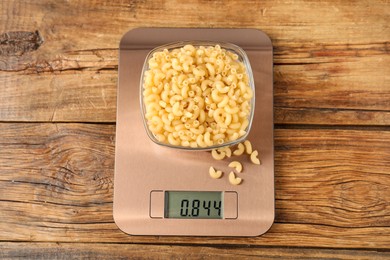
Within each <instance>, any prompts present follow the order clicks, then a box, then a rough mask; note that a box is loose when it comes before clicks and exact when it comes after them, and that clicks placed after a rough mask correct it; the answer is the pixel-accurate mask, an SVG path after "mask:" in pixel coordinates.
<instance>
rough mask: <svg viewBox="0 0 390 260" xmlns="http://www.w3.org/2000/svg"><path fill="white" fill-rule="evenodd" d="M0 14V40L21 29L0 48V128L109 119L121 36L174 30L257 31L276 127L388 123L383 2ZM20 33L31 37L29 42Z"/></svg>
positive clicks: (126, 4)
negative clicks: (269, 47)
mask: <svg viewBox="0 0 390 260" xmlns="http://www.w3.org/2000/svg"><path fill="white" fill-rule="evenodd" d="M233 7H234V8H233ZM248 8H249V9H250V11H249V9H248ZM0 9H2V10H4V11H3V15H2V16H0V34H1V33H2V35H11V36H13V38H12V37H11V38H12V39H14V38H15V35H18V34H17V33H18V32H20V31H22V32H24V33H23V34H20V33H19V35H20V37H19V38H17V39H15V40H14V41H9V40H6V41H3V42H2V43H1V44H0V82H2V88H3V90H4V91H1V92H0V121H13V122H15V121H17V122H18V121H40V122H48V121H53V122H70V121H71V122H115V111H116V84H117V66H118V60H117V49H118V43H119V40H120V38H121V36H122V35H123V34H124V33H125V32H126V31H127V30H129V29H131V28H134V27H139V26H172V25H174V26H176V27H194V26H195V27H251V28H259V29H262V30H263V31H265V32H266V33H267V34H268V35H269V36H270V37H271V39H272V41H273V44H274V52H275V54H274V57H275V58H274V62H275V67H274V71H275V72H274V79H275V83H274V84H275V98H274V99H275V112H276V118H275V119H276V123H278V124H321V125H345V124H350V125H390V67H389V66H388V65H387V64H389V63H390V55H389V40H390V28H389V27H388V24H389V16H388V12H389V10H390V8H389V5H388V4H387V2H386V1H369V2H353V1H328V2H326V1H321V3H313V2H307V1H295V2H294V5H291V4H289V3H286V2H285V1H261V2H259V1H249V0H248V1H244V2H242V1H241V2H238V1H228V2H221V1H212V2H210V1H201V0H198V1H191V2H190V3H181V2H180V1H179V2H178V1H172V0H171V1H119V0H118V1H111V2H110V3H107V2H105V1H101V0H98V1H70V2H69V1H66V2H65V1H64V2H58V1H49V0H47V1H43V2H30V3H28V4H27V3H25V2H23V1H12V0H6V1H2V3H0ZM193 10H198V12H196V13H194V12H193ZM242 13H245V14H246V15H245V16H242V15H241V14H242ZM162 17H164V18H163V19H161V18H162ZM226 17H229V19H226ZM319 17H321V19H318V18H319ZM86 19H87V22H86V21H85V20H86ZM26 35H39V37H38V36H36V37H35V38H34V37H33V39H32V40H34V39H35V40H36V45H34V44H33V43H32V42H31V39H30V38H31V37H30V38H28V37H26ZM0 38H1V37H0ZM3 38H4V37H3ZM5 38H7V37H5ZM9 38H10V37H8V38H7V39H9ZM29 46H30V47H29ZM31 46H33V47H34V48H36V50H35V49H34V48H32V47H31ZM12 50H14V51H13V52H12ZM33 94H37V95H33Z"/></svg>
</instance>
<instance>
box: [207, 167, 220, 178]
mask: <svg viewBox="0 0 390 260" xmlns="http://www.w3.org/2000/svg"><path fill="white" fill-rule="evenodd" d="M209 174H210V176H211V178H213V179H219V178H221V177H222V174H223V172H222V171H216V170H215V169H214V168H213V167H212V166H210V169H209Z"/></svg>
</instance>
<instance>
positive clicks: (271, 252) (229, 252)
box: [0, 242, 390, 259]
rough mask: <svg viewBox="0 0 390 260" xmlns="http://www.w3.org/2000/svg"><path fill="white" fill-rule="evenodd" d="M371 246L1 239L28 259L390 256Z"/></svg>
mask: <svg viewBox="0 0 390 260" xmlns="http://www.w3.org/2000/svg"><path fill="white" fill-rule="evenodd" d="M389 257H390V252H388V251H387V252H386V251H369V250H340V249H311V248H280V247H234V246H219V245H215V246H213V245H212V246H197V245H195V246H189V245H185V246H182V245H179V246H177V245H144V244H99V243H90V244H80V243H10V242H3V243H0V258H1V259H14V258H28V259H70V258H72V259H74V258H77V259H79V258H88V259H124V258H133V259H134V258H136V259H151V258H152V259H168V258H169V259H220V258H223V259H248V258H262V259H271V258H283V259H389Z"/></svg>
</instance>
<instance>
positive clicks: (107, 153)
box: [0, 123, 390, 249]
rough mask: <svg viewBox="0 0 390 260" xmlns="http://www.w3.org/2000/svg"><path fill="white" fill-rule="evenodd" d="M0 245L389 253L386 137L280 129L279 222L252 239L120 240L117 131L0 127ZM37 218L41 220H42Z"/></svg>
mask: <svg viewBox="0 0 390 260" xmlns="http://www.w3.org/2000/svg"><path fill="white" fill-rule="evenodd" d="M0 130H1V133H2V135H1V136H0V144H1V147H2V149H1V150H0V165H2V167H1V169H2V170H1V173H2V174H1V175H0V190H2V191H6V192H2V193H0V207H1V208H2V210H1V211H0V218H1V219H2V220H3V221H2V222H1V223H0V230H1V232H0V240H2V241H36V242H40V241H42V242H43V241H46V242H49V241H52V242H55V241H58V242H61V241H62V242H75V241H77V242H111V243H113V242H131V243H174V244H186V243H191V244H205V243H207V244H251V245H267V246H309V247H310V246H311V247H318V246H321V247H332V248H383V249H386V248H388V245H389V244H390V204H389V201H388V198H389V197H390V187H389V186H390V181H389V180H390V179H389V174H390V161H389V159H390V132H389V131H388V130H386V129H384V130H376V131H373V130H352V129H351V130H348V129H346V130H335V129H277V130H276V131H275V149H276V151H275V179H276V183H275V185H276V219H275V224H274V226H273V227H272V228H271V230H270V231H269V232H268V233H267V234H265V235H264V236H262V237H259V238H245V239H237V238H218V237H217V238H208V239H207V240H205V239H204V238H191V237H184V238H183V237H180V238H179V237H144V236H127V235H126V234H124V233H122V232H121V231H120V230H119V229H118V228H117V227H116V225H115V224H114V222H113V218H112V193H113V168H114V136H115V126H114V125H107V124H69V123H67V124H59V123H57V124H50V123H36V124H33V123H26V124H22V123H13V124H12V123H2V124H0ZM42 213H44V214H42Z"/></svg>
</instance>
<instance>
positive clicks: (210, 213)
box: [165, 191, 223, 219]
mask: <svg viewBox="0 0 390 260" xmlns="http://www.w3.org/2000/svg"><path fill="white" fill-rule="evenodd" d="M165 218H188V219H194V218H197V219H201V218H204V219H222V218H223V200H222V192H218V191H166V192H165Z"/></svg>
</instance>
